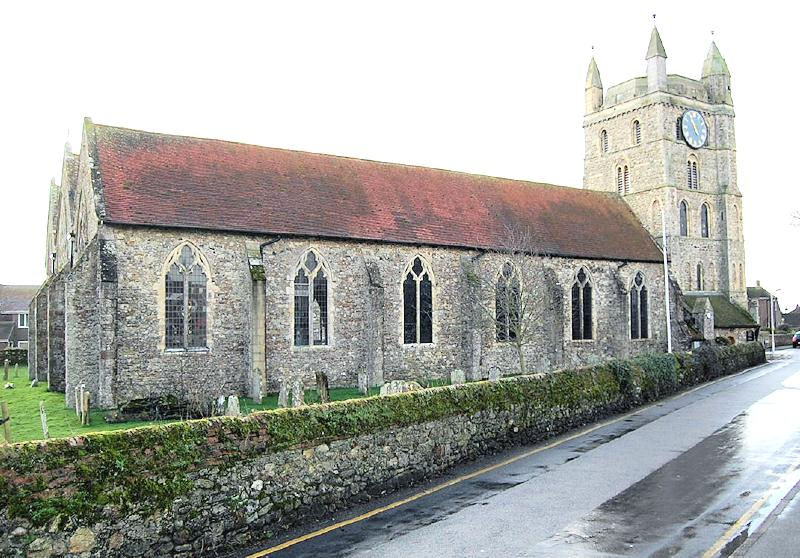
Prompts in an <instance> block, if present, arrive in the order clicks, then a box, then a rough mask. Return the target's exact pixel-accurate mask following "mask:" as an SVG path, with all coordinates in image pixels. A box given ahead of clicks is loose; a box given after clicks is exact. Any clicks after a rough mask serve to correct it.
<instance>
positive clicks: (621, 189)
mask: <svg viewBox="0 0 800 558" xmlns="http://www.w3.org/2000/svg"><path fill="white" fill-rule="evenodd" d="M624 188H625V183H624V182H623V181H622V167H617V193H618V194H619V195H620V196H621V195H622V194H623V193H624V192H625V190H624Z"/></svg>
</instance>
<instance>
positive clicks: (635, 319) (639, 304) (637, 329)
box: [630, 273, 648, 339]
mask: <svg viewBox="0 0 800 558" xmlns="http://www.w3.org/2000/svg"><path fill="white" fill-rule="evenodd" d="M647 302H648V301H647V287H646V286H645V284H644V276H643V275H642V274H641V273H637V274H636V277H635V278H634V279H633V285H631V293H630V310H631V312H630V319H631V339H647V338H648V323H647V321H648V320H647V313H648V308H647Z"/></svg>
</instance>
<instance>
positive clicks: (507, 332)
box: [492, 260, 522, 344]
mask: <svg viewBox="0 0 800 558" xmlns="http://www.w3.org/2000/svg"><path fill="white" fill-rule="evenodd" d="M507 269H510V270H511V272H510V275H507V274H506V270H507ZM501 279H505V281H506V282H508V281H512V282H514V281H516V285H514V284H513V283H512V286H511V288H514V287H515V286H516V288H517V289H518V292H520V293H521V292H522V278H521V276H520V272H519V269H518V268H517V266H516V265H514V262H512V261H511V260H506V261H504V262H503V264H502V265H501V266H500V268H499V269H498V270H497V273H495V277H494V315H495V331H494V336H493V337H492V339H493V340H494V343H499V344H505V343H511V342H513V341H514V340H515V339H516V337H512V336H511V335H512V331H513V330H512V319H511V317H510V316H505V318H506V320H505V322H506V325H505V327H504V330H503V331H502V332H501V330H500V328H501V322H500V320H501V317H500V316H498V314H497V310H498V307H497V300H498V298H499V295H500V281H501ZM506 288H508V287H506ZM519 324H520V316H519V314H517V320H516V328H517V330H518V329H519ZM501 333H503V334H504V335H501ZM515 335H516V334H515ZM503 336H504V337H505V338H504V339H501V337H503Z"/></svg>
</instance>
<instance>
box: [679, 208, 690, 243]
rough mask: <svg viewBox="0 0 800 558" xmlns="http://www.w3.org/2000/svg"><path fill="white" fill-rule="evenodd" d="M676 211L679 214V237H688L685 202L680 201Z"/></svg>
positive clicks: (687, 216)
mask: <svg viewBox="0 0 800 558" xmlns="http://www.w3.org/2000/svg"><path fill="white" fill-rule="evenodd" d="M678 210H679V213H680V215H679V218H680V227H681V230H680V234H681V236H689V206H688V205H687V204H686V202H685V201H681V203H680V206H679V207H678Z"/></svg>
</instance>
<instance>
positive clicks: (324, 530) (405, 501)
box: [247, 365, 764, 558]
mask: <svg viewBox="0 0 800 558" xmlns="http://www.w3.org/2000/svg"><path fill="white" fill-rule="evenodd" d="M760 366H764V365H760ZM754 368H755V367H754ZM752 370H753V368H748V369H746V370H742V371H741V372H737V373H736V374H731V375H730V376H723V377H722V378H717V379H716V380H713V381H711V382H707V383H705V384H700V385H699V386H695V387H693V388H692V389H690V390H687V391H684V392H681V393H679V394H677V395H673V396H672V397H669V398H667V399H662V400H660V401H656V402H655V403H651V404H650V405H647V406H645V407H640V408H638V409H636V410H635V411H631V412H630V413H626V414H624V415H622V416H619V417H617V418H614V419H611V420H607V421H604V422H601V423H599V424H596V425H594V426H592V427H589V428H587V429H584V430H581V431H578V432H576V433H574V434H571V435H569V436H567V437H565V438H561V439H558V440H556V441H554V442H551V443H549V444H547V445H545V446H539V447H536V448H534V449H532V450H529V451H526V452H524V453H521V454H519V455H515V456H514V457H511V458H509V459H506V460H505V461H501V462H499V463H495V464H494V465H490V466H488V467H484V468H483V469H478V470H477V471H473V472H471V473H468V474H466V475H462V476H460V477H456V478H454V479H450V480H449V481H447V482H444V483H442V484H438V485H436V486H434V487H431V488H428V489H427V490H423V491H422V492H417V493H416V494H413V495H411V496H409V497H408V498H404V499H402V500H398V501H396V502H392V503H391V504H388V505H386V506H382V507H380V508H375V509H374V510H371V511H368V512H367V513H364V514H361V515H359V516H356V517H352V518H350V519H346V520H344V521H340V522H338V523H334V524H332V525H328V526H327V527H323V528H322V529H319V530H317V531H312V532H311V533H306V534H305V535H302V536H300V537H297V538H295V539H291V540H288V541H286V542H283V543H281V544H279V545H276V546H273V547H270V548H266V549H264V550H260V551H258V552H255V553H253V554H249V555H248V556H247V558H261V557H262V556H268V555H270V554H274V553H276V552H279V551H281V550H285V549H287V548H289V547H291V546H294V545H296V544H299V543H301V542H305V541H307V540H310V539H314V538H317V537H319V536H321V535H324V534H326V533H330V532H331V531H335V530H336V529H341V528H342V527H347V526H348V525H352V524H354V523H359V522H361V521H364V520H365V519H369V518H370V517H374V516H376V515H380V514H382V513H384V512H387V511H389V510H393V509H395V508H399V507H400V506H404V505H406V504H409V503H411V502H413V501H415V500H419V499H420V498H424V497H425V496H430V495H431V494H433V493H435V492H439V491H440V490H444V489H445V488H448V487H450V486H453V485H456V484H459V483H462V482H464V481H466V480H469V479H472V478H475V477H478V476H480V475H484V474H486V473H490V472H492V471H494V470H496V469H500V468H501V467H505V466H507V465H511V464H512V463H515V462H516V461H519V460H520V459H525V458H526V457H530V456H532V455H536V454H537V453H541V452H543V451H546V450H549V449H553V448H554V447H557V446H560V445H561V444H564V443H566V442H570V441H572V440H574V439H575V438H580V437H581V436H585V435H587V434H591V433H592V432H594V431H595V430H598V429H600V428H603V427H605V426H609V425H611V424H615V423H617V422H620V421H622V420H625V419H626V418H628V417H630V416H633V415H635V414H637V413H641V412H643V411H646V410H648V409H651V408H653V407H655V406H657V405H661V404H663V403H666V402H668V401H674V400H675V399H680V398H681V397H685V396H687V395H689V394H691V393H694V392H695V391H697V390H699V389H702V388H706V387H708V386H712V385H714V384H716V383H717V382H721V381H723V380H729V379H731V378H735V377H736V376H739V375H741V374H744V373H745V372H749V371H752ZM753 513H755V512H753ZM704 558H705V557H704Z"/></svg>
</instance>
